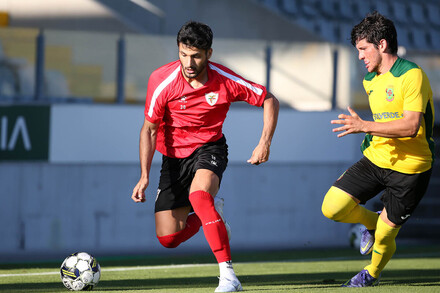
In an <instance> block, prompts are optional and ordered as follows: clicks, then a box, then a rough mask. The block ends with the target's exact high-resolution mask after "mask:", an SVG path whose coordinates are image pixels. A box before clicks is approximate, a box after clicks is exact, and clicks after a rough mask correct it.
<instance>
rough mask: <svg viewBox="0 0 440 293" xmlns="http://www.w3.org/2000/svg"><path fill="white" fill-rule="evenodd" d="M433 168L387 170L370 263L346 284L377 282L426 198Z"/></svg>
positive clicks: (360, 285) (372, 283) (363, 285)
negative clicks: (402, 229) (401, 234)
mask: <svg viewBox="0 0 440 293" xmlns="http://www.w3.org/2000/svg"><path fill="white" fill-rule="evenodd" d="M430 177H431V170H428V171H426V172H423V173H420V174H403V173H399V172H395V171H392V170H388V171H386V173H385V176H384V178H385V179H386V184H387V189H386V190H385V192H384V194H383V196H382V201H383V203H384V206H385V207H384V209H383V210H382V213H381V214H380V216H379V219H378V220H377V225H376V232H375V242H374V245H373V253H372V257H371V264H369V265H368V266H366V267H365V268H364V269H363V270H362V271H361V272H360V273H359V274H357V275H356V276H354V277H353V278H352V279H351V280H349V281H348V282H347V283H345V284H344V285H343V286H346V287H367V286H374V285H375V284H378V282H379V277H380V274H381V272H382V270H383V269H384V268H385V266H386V265H387V263H388V262H389V261H390V259H391V258H392V256H393V255H394V253H395V251H396V241H395V239H396V236H397V234H398V233H399V230H400V227H401V226H402V225H403V224H404V223H405V222H406V221H407V220H408V218H409V217H410V216H411V214H412V213H413V211H414V210H415V209H416V207H417V205H418V204H419V202H420V200H421V199H422V198H423V196H424V194H425V192H426V189H427V187H428V184H429V179H430Z"/></svg>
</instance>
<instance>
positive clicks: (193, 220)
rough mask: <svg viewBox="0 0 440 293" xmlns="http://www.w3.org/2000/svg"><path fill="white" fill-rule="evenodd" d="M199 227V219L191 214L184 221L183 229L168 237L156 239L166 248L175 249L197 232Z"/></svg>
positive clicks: (200, 223)
mask: <svg viewBox="0 0 440 293" xmlns="http://www.w3.org/2000/svg"><path fill="white" fill-rule="evenodd" d="M200 226H202V222H200V219H199V217H197V215H196V214H192V215H189V216H188V218H187V219H186V227H185V229H183V230H181V231H179V232H176V233H173V234H170V235H165V236H157V239H159V242H160V244H162V245H163V246H165V247H166V248H175V247H177V246H179V244H180V243H182V242H185V241H186V240H188V239H189V238H191V237H193V236H194V235H195V234H196V233H197V232H199V229H200Z"/></svg>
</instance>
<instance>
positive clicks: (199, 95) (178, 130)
mask: <svg viewBox="0 0 440 293" xmlns="http://www.w3.org/2000/svg"><path fill="white" fill-rule="evenodd" d="M207 72H208V81H207V82H206V83H205V84H204V85H203V86H202V87H200V88H197V89H194V88H192V87H191V86H190V84H189V83H188V82H187V81H186V80H185V78H184V77H183V75H182V72H181V65H180V61H179V60H177V61H174V62H171V63H168V64H166V65H164V66H162V67H160V68H158V69H156V70H155V71H154V72H153V73H152V74H151V76H150V79H149V81H148V90H147V99H146V103H145V118H146V119H147V120H148V121H150V122H152V123H160V126H159V130H158V133H157V143H156V149H157V150H158V151H159V152H161V153H162V154H164V155H166V156H168V157H172V158H186V157H189V156H190V155H191V154H192V152H193V151H194V150H195V149H196V148H198V147H200V146H202V145H203V144H205V143H207V142H211V141H216V140H218V139H220V138H221V137H222V135H223V133H222V126H223V122H224V121H225V118H226V114H227V112H228V110H229V106H230V105H231V103H232V102H237V101H245V102H247V103H248V104H251V105H254V106H258V107H260V106H262V105H263V102H264V98H265V97H266V93H267V92H266V88H265V87H264V86H262V85H259V84H256V83H253V82H251V81H248V80H245V79H243V78H242V77H241V76H239V75H237V74H236V73H234V72H233V71H232V70H230V69H228V68H227V67H225V66H222V65H220V64H216V63H213V62H208V66H207Z"/></svg>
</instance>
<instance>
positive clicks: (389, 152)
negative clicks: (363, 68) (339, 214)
mask: <svg viewBox="0 0 440 293" xmlns="http://www.w3.org/2000/svg"><path fill="white" fill-rule="evenodd" d="M363 83H364V88H365V91H366V92H367V94H368V98H369V103H370V108H371V112H372V114H373V119H374V121H375V122H379V123H381V122H387V121H392V120H397V119H401V118H403V111H414V112H422V113H423V115H422V117H423V118H422V121H421V123H420V129H419V132H418V133H417V136H416V137H403V138H386V137H380V136H373V135H370V134H367V135H366V136H365V139H364V141H363V143H362V151H363V154H364V156H366V157H367V158H368V159H369V160H370V161H371V162H373V163H374V164H375V165H377V166H379V167H381V168H386V169H391V170H395V171H398V172H401V173H406V174H415V173H421V172H424V171H427V170H429V169H430V168H431V166H432V163H433V160H434V140H433V138H432V131H433V127H434V104H433V100H432V90H431V86H430V84H429V80H428V77H427V76H426V74H425V72H424V71H423V70H422V69H421V68H420V67H419V66H417V64H415V63H412V62H410V61H407V60H405V59H402V58H398V59H397V60H396V62H395V63H394V65H393V66H392V67H391V69H390V71H388V72H387V73H385V74H381V75H377V74H376V73H375V72H371V73H368V74H367V75H366V76H365V78H364V81H363Z"/></svg>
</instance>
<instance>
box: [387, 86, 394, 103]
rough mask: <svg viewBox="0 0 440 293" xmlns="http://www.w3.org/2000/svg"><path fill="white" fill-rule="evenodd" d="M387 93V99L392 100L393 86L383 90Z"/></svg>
mask: <svg viewBox="0 0 440 293" xmlns="http://www.w3.org/2000/svg"><path fill="white" fill-rule="evenodd" d="M385 92H386V94H387V101H388V102H392V101H393V100H394V88H392V87H389V88H387V89H386V90H385Z"/></svg>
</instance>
